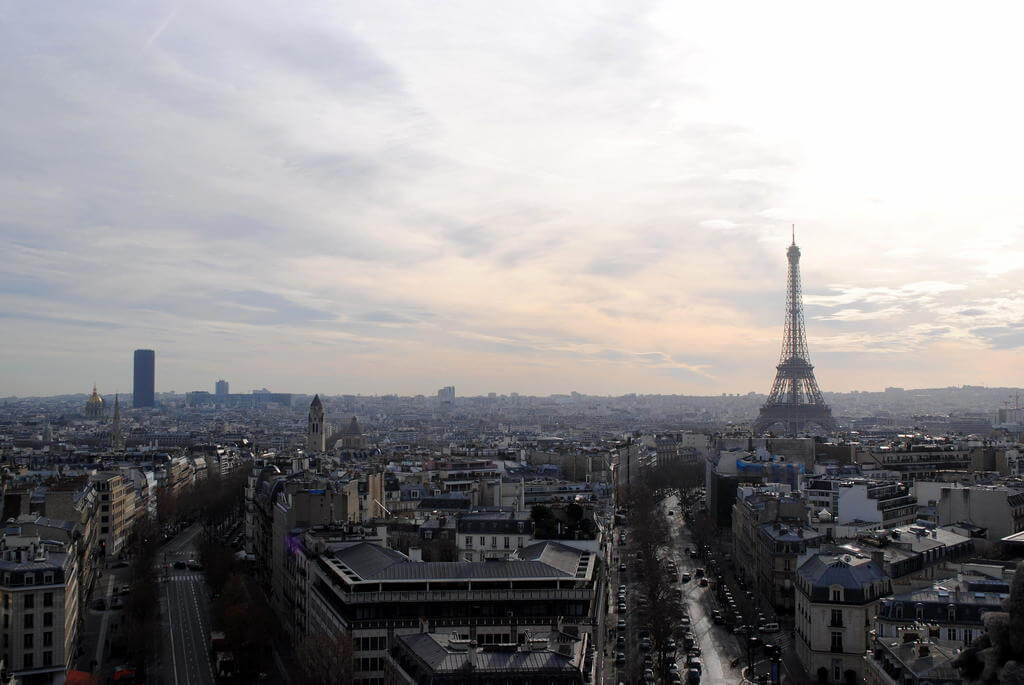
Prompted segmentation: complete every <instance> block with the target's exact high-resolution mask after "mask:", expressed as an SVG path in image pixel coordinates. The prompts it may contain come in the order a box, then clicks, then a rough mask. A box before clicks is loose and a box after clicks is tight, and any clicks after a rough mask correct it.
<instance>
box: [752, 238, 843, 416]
mask: <svg viewBox="0 0 1024 685" xmlns="http://www.w3.org/2000/svg"><path fill="white" fill-rule="evenodd" d="M786 257H787V258H788V259H789V271H788V274H787V279H786V281H787V282H786V286H787V287H786V329H785V333H784V335H783V338H782V354H781V355H780V356H779V364H778V366H776V367H775V369H776V372H775V382H773V383H772V389H771V392H769V393H768V400H767V401H766V402H765V403H764V405H763V406H762V407H761V412H760V414H759V415H758V417H757V420H756V421H755V422H754V433H755V434H759V433H764V432H767V431H768V429H770V428H772V427H773V426H777V425H780V424H781V426H782V431H781V432H783V433H784V434H788V435H793V434H796V433H800V432H803V431H806V430H808V429H809V428H811V427H812V426H818V427H819V428H821V429H822V430H824V431H826V432H831V431H834V430H835V429H836V422H835V419H833V418H832V410H831V409H830V408H829V406H828V405H827V404H825V398H824V397H822V395H821V390H820V389H819V388H818V381H817V380H816V379H815V378H814V366H813V365H812V364H811V356H810V354H809V353H808V351H807V332H806V330H805V327H804V305H803V294H802V292H801V289H800V248H799V247H797V246H796V234H795V232H794V234H793V242H792V244H791V245H790V246H789V249H788V250H786Z"/></svg>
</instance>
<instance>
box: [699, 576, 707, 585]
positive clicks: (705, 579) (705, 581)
mask: <svg viewBox="0 0 1024 685" xmlns="http://www.w3.org/2000/svg"><path fill="white" fill-rule="evenodd" d="M700 586H701V587H707V586H708V579H707V578H701V579H700Z"/></svg>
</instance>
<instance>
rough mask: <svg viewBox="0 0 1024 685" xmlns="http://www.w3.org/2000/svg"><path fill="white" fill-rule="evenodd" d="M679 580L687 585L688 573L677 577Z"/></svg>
mask: <svg viewBox="0 0 1024 685" xmlns="http://www.w3.org/2000/svg"><path fill="white" fill-rule="evenodd" d="M679 580H680V582H683V583H689V582H690V574H689V573H684V574H682V575H681V576H679Z"/></svg>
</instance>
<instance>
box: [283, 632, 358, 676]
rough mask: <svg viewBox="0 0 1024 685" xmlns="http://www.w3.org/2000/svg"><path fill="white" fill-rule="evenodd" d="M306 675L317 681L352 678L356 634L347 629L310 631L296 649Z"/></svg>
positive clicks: (296, 654)
mask: <svg viewBox="0 0 1024 685" xmlns="http://www.w3.org/2000/svg"><path fill="white" fill-rule="evenodd" d="M295 656H296V657H298V659H299V663H301V664H302V669H303V671H305V676H306V679H305V680H304V681H303V682H307V683H312V684H313V685H338V683H350V682H352V671H353V667H352V638H351V637H349V635H348V634H347V633H342V632H335V633H329V632H326V631H318V632H316V633H311V634H309V635H306V636H305V638H304V639H303V640H301V641H300V642H299V644H298V645H297V646H296V649H295Z"/></svg>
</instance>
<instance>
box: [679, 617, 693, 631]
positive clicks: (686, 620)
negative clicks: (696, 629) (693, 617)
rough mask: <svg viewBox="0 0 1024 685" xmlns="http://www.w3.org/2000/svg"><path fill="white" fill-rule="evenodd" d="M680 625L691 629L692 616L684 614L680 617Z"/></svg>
mask: <svg viewBox="0 0 1024 685" xmlns="http://www.w3.org/2000/svg"><path fill="white" fill-rule="evenodd" d="M679 625H681V626H682V627H683V628H685V629H686V630H689V629H690V617H689V616H683V617H682V618H680V619H679Z"/></svg>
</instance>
